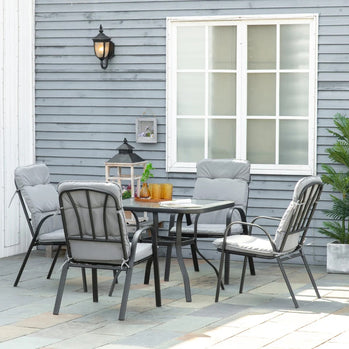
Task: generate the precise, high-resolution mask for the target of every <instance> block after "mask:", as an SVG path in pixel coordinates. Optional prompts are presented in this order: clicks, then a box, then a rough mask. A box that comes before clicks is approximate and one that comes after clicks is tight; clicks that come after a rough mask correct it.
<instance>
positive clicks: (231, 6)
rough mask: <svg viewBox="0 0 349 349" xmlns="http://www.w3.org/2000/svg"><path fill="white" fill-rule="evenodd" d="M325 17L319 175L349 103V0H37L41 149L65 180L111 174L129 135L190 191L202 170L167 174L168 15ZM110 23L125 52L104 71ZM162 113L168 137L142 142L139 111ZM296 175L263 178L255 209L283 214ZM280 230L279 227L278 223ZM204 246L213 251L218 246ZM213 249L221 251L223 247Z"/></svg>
mask: <svg viewBox="0 0 349 349" xmlns="http://www.w3.org/2000/svg"><path fill="white" fill-rule="evenodd" d="M299 13H318V14H319V38H318V40H319V56H318V111H317V112H318V130H317V133H318V157H317V162H318V173H319V174H321V172H322V170H321V164H323V163H328V159H327V156H326V153H325V149H326V148H327V147H328V146H330V145H331V144H332V142H333V139H332V138H331V137H330V136H329V135H328V132H327V128H328V127H331V126H332V118H333V115H334V114H335V113H337V112H340V113H344V114H346V113H347V109H348V108H349V83H348V81H349V63H348V62H349V24H348V23H349V3H348V1H347V0H332V1H328V0H302V1H300V0H252V1H244V0H241V1H218V0H206V1H198V0H195V1H194V0H183V1H180V0H175V1H174V0H161V1H160V0H159V1H155V0H153V1H146V0H130V1H129V0H121V1H120V0H103V1H99V0H74V1H66V0H36V155H37V160H38V161H44V162H45V163H47V164H48V165H49V167H50V170H51V173H52V179H53V181H55V182H58V181H61V180H66V179H84V180H101V179H103V178H104V162H105V161H106V160H108V159H109V158H111V157H112V156H113V155H114V154H115V152H116V150H115V149H116V148H117V147H118V146H119V145H121V143H122V140H123V139H124V137H126V138H127V139H128V141H129V143H130V144H131V145H133V146H135V152H137V154H139V155H140V156H142V157H143V158H144V159H147V160H149V161H151V162H152V163H153V165H154V167H155V168H156V170H155V177H156V178H157V179H158V180H159V181H171V182H172V183H173V184H174V187H175V190H174V195H175V197H189V196H190V195H191V194H192V187H193V184H194V180H195V175H193V174H185V173H166V171H165V149H166V146H165V130H166V127H165V126H166V125H165V113H166V17H175V16H207V15H212V16H214V15H259V14H299ZM100 24H102V25H103V27H104V30H105V34H106V35H108V36H110V37H111V38H112V40H113V41H114V43H115V45H116V47H115V53H116V56H115V57H114V58H113V59H112V60H111V61H110V63H109V66H108V68H107V69H106V70H105V71H103V70H102V69H101V68H100V66H99V62H98V60H97V58H96V57H95V56H94V52H93V48H92V38H93V37H94V36H96V35H97V33H98V27H99V25H100ZM142 115H146V116H156V118H157V122H158V143H157V144H137V143H136V142H135V123H136V118H139V117H142ZM298 179H299V177H296V176H262V175H254V176H252V181H251V191H250V200H249V212H248V214H249V216H255V215H260V214H266V215H276V216H280V215H281V214H282V213H283V210H284V209H285V207H286V206H287V205H288V202H289V201H290V199H291V196H292V190H293V187H294V184H295V182H296V181H297V180H298ZM329 202H330V200H329V191H328V188H326V191H325V192H324V194H323V196H322V200H321V202H320V205H319V210H318V212H317V213H316V215H315V218H314V220H313V224H312V227H311V231H310V233H309V239H308V243H309V244H310V245H309V246H308V247H307V249H306V252H307V254H308V256H309V260H310V262H312V263H318V264H323V263H324V262H325V255H326V249H325V246H326V243H327V241H328V240H327V238H325V237H323V236H321V235H318V233H317V228H318V227H320V226H322V220H323V219H324V216H323V214H322V212H321V209H324V208H326V207H328V205H329ZM273 228H274V227H272V226H271V227H270V229H271V230H272V229H273ZM203 248H204V249H207V250H211V245H210V244H207V243H205V244H203ZM207 250H206V251H205V252H206V253H208V254H209V255H210V256H215V253H214V251H212V252H210V251H207Z"/></svg>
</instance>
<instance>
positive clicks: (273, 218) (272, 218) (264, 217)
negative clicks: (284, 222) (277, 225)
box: [251, 216, 281, 223]
mask: <svg viewBox="0 0 349 349" xmlns="http://www.w3.org/2000/svg"><path fill="white" fill-rule="evenodd" d="M259 219H269V220H273V221H281V218H279V217H270V216H258V217H255V218H254V219H253V220H252V221H251V223H255V222H256V221H257V220H259Z"/></svg>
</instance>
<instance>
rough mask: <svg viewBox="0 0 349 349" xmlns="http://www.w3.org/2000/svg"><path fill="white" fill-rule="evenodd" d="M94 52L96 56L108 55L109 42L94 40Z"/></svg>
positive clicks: (103, 56)
mask: <svg viewBox="0 0 349 349" xmlns="http://www.w3.org/2000/svg"><path fill="white" fill-rule="evenodd" d="M95 54H96V56H97V57H98V58H106V57H108V54H109V42H95Z"/></svg>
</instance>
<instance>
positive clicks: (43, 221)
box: [34, 211, 61, 237]
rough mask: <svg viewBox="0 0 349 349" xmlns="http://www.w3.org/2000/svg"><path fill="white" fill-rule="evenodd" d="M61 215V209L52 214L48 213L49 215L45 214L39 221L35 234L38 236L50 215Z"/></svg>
mask: <svg viewBox="0 0 349 349" xmlns="http://www.w3.org/2000/svg"><path fill="white" fill-rule="evenodd" d="M60 215H61V212H60V211H56V212H55V213H51V214H48V215H47V216H45V217H44V218H43V219H42V220H41V221H40V222H39V224H38V226H37V227H36V229H35V233H34V236H35V237H37V236H38V235H39V232H40V229H41V227H42V225H43V224H44V223H45V222H46V220H47V219H49V218H50V217H53V216H60Z"/></svg>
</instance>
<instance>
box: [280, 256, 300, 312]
mask: <svg viewBox="0 0 349 349" xmlns="http://www.w3.org/2000/svg"><path fill="white" fill-rule="evenodd" d="M276 260H277V262H278V264H279V267H280V270H281V273H282V276H283V277H284V280H285V282H286V285H287V288H288V292H289V293H290V295H291V298H292V301H293V304H294V306H295V308H299V305H298V302H297V300H296V297H295V295H294V293H293V290H292V287H291V284H290V281H289V280H288V277H287V275H286V272H285V268H284V266H283V265H282V262H281V260H280V258H276Z"/></svg>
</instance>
